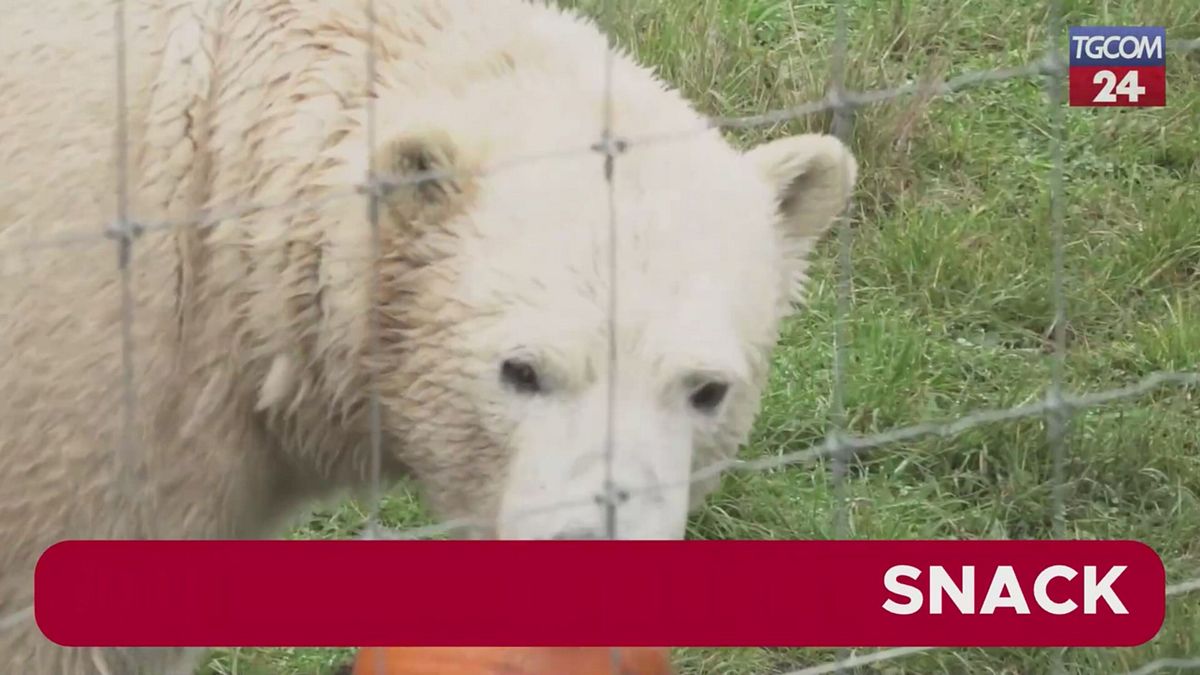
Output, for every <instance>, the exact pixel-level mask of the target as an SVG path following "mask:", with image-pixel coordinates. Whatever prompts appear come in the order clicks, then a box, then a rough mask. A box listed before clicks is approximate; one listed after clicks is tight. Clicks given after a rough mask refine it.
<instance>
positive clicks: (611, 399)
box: [595, 0, 619, 539]
mask: <svg viewBox="0 0 1200 675" xmlns="http://www.w3.org/2000/svg"><path fill="white" fill-rule="evenodd" d="M615 1H616V0H604V19H605V22H606V23H607V24H608V25H607V26H606V28H608V27H611V26H612V20H613V16H614V15H615V12H614V11H613V10H614V9H615V7H614V3H615ZM614 49H615V45H613V44H612V39H611V38H610V37H608V36H607V35H606V36H605V38H604V101H603V106H604V109H603V111H602V112H603V116H604V122H603V124H604V128H603V130H602V132H601V136H600V142H599V143H598V144H597V145H596V146H595V147H596V150H597V151H598V152H601V153H603V154H604V185H605V191H606V195H607V207H608V213H607V217H608V222H607V234H608V257H607V262H608V321H607V335H608V369H607V371H606V376H607V381H606V383H605V387H606V404H605V416H604V494H603V495H600V496H599V500H600V503H601V504H602V505H603V508H604V530H605V537H606V538H607V539H616V538H617V534H618V533H617V523H618V519H617V508H618V506H619V504H618V501H617V492H618V489H617V486H616V482H615V478H614V475H613V460H614V455H615V454H616V438H615V433H616V424H617V422H616V412H617V411H616V403H617V367H618V349H617V338H618V333H617V331H618V324H617V307H618V304H617V300H618V288H617V279H618V278H619V277H618V276H617V245H618V237H617V200H616V185H614V179H613V177H614V174H615V172H616V164H617V161H616V160H617V152H618V147H619V145H618V141H617V140H616V139H615V138H614V136H613V69H614V65H615V64H614V53H613V50H614Z"/></svg>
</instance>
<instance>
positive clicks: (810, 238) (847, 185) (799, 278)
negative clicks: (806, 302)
mask: <svg viewBox="0 0 1200 675" xmlns="http://www.w3.org/2000/svg"><path fill="white" fill-rule="evenodd" d="M747 156H748V157H749V158H750V160H751V161H753V162H754V164H755V166H756V167H757V169H758V171H759V174H760V175H761V176H762V177H763V178H764V179H765V180H766V181H767V182H768V184H769V185H770V186H771V187H772V188H774V190H775V194H776V199H777V204H778V209H779V221H778V226H779V228H780V235H781V238H782V240H783V242H784V246H785V249H786V250H785V255H786V257H787V261H786V262H787V266H788V276H789V278H788V280H787V281H788V284H789V286H790V289H789V290H790V291H791V295H792V297H793V299H796V300H798V299H800V298H801V295H802V292H803V286H804V283H805V279H806V274H805V273H806V270H807V267H808V257H809V255H810V254H811V253H812V249H813V247H814V246H815V245H816V243H817V241H819V240H820V238H821V236H822V235H824V234H825V232H826V231H827V230H828V229H829V227H830V225H832V224H833V222H834V221H835V220H836V219H837V217H838V216H839V215H841V213H842V211H843V209H845V208H846V202H847V201H848V200H849V198H850V194H851V193H852V192H853V191H854V185H855V182H856V181H857V179H858V163H857V162H856V160H855V158H854V155H853V153H851V151H850V149H849V148H848V147H846V145H845V144H843V143H842V142H841V141H840V140H838V139H837V137H835V136H829V135H826V134H801V135H798V136H791V137H788V138H782V139H779V140H776V141H771V142H769V143H764V144H762V145H759V146H757V147H755V148H753V149H751V150H750V151H749V152H747Z"/></svg>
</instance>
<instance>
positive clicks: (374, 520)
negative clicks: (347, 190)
mask: <svg viewBox="0 0 1200 675" xmlns="http://www.w3.org/2000/svg"><path fill="white" fill-rule="evenodd" d="M366 12H367V17H366V18H367V45H366V51H367V53H366V64H365V65H366V71H365V76H366V83H365V91H364V96H365V97H366V99H365V100H364V101H363V106H364V108H363V111H364V120H363V122H364V124H365V126H366V129H365V132H366V133H365V136H366V143H367V148H366V150H367V221H368V224H369V226H370V229H371V232H370V237H371V242H370V247H371V254H370V256H369V259H370V263H369V265H368V268H367V282H368V289H369V293H370V303H369V305H368V306H369V307H370V310H369V311H368V312H367V358H366V359H365V362H366V363H365V372H366V377H367V387H368V397H369V398H368V402H367V426H368V434H369V443H370V466H369V467H368V471H369V476H368V479H367V480H368V482H369V485H370V502H371V503H370V506H369V509H370V511H369V515H368V518H367V525H366V532H365V533H364V537H363V538H364V539H374V538H376V536H377V533H378V529H379V509H380V503H381V502H382V501H383V485H382V482H383V477H382V476H381V472H382V466H383V421H382V419H381V410H380V403H379V378H378V375H377V372H378V369H379V361H380V358H381V357H380V345H379V315H380V312H381V311H382V308H381V307H380V306H379V303H380V299H381V293H380V288H379V264H380V261H381V260H382V258H383V251H382V245H381V242H380V232H379V206H380V205H379V200H380V197H381V194H380V191H381V189H382V185H381V183H380V181H379V179H378V176H377V175H376V160H375V153H376V152H377V145H376V144H377V139H376V134H377V133H378V121H377V119H376V106H375V96H376V94H375V80H376V71H377V68H378V64H377V61H376V59H377V57H376V45H375V40H376V30H377V27H378V16H377V15H376V13H375V0H367V5H366Z"/></svg>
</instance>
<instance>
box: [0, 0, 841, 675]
mask: <svg viewBox="0 0 1200 675" xmlns="http://www.w3.org/2000/svg"><path fill="white" fill-rule="evenodd" d="M10 4H11V5H12V6H11V7H8V8H6V10H5V13H6V16H5V20H4V23H3V28H0V60H2V62H3V63H4V64H5V66H4V69H3V71H0V88H2V89H3V90H4V92H5V97H4V99H3V101H0V130H3V134H0V256H3V257H0V265H2V267H0V276H3V277H4V278H5V281H4V283H3V284H0V384H2V386H3V389H2V393H0V541H3V542H4V545H3V546H2V547H0V619H5V620H6V621H5V623H3V624H0V630H3V631H4V632H3V633H0V671H2V672H5V673H9V672H12V673H16V672H26V673H62V674H64V675H74V674H76V673H87V674H89V675H91V674H93V673H114V674H116V673H120V674H121V675H126V674H129V673H135V672H148V673H161V672H179V673H182V672H187V670H188V668H190V667H191V665H192V663H193V660H192V656H193V655H192V654H190V653H189V654H184V653H183V652H182V650H90V649H65V648H61V647H58V646H56V645H53V644H52V643H50V642H49V641H48V640H47V639H46V638H45V637H44V636H42V635H41V634H40V633H39V632H38V630H37V628H36V626H35V625H34V623H33V621H31V620H28V615H29V612H28V608H29V607H30V605H31V603H32V591H31V577H32V570H33V568H34V565H35V562H36V560H37V558H38V556H39V555H40V553H41V552H42V551H43V550H44V549H45V548H46V547H47V546H49V545H51V544H52V543H54V542H55V541H57V540H61V539H66V538H108V537H119V538H132V537H136V538H168V537H169V538H247V537H267V536H271V535H273V534H275V533H277V532H278V531H279V528H280V527H281V526H282V525H283V524H285V523H286V518H287V517H288V516H289V515H290V514H294V513H295V512H296V510H297V509H299V508H302V507H303V506H304V505H306V504H310V503H312V501H313V500H315V499H319V498H325V497H328V496H329V495H332V494H337V493H339V492H340V491H347V490H355V489H360V488H363V487H364V486H367V485H369V484H370V483H371V482H372V477H373V476H375V475H379V476H381V477H382V479H383V480H385V481H391V480H395V479H398V478H401V477H408V478H411V479H413V480H414V482H415V484H416V485H417V486H418V487H419V489H420V491H421V493H422V495H423V498H424V499H425V501H426V503H427V504H428V505H429V507H430V508H431V510H432V512H433V513H434V514H435V515H436V516H438V517H439V518H464V519H468V520H470V521H471V522H473V523H475V528H474V530H473V531H471V532H470V533H469V536H477V537H496V538H532V539H554V538H588V537H598V538H604V537H616V538H679V537H682V536H683V535H684V530H685V523H686V519H687V513H688V510H689V508H692V507H695V506H696V505H697V504H699V503H701V500H702V499H703V497H704V496H705V494H706V493H707V492H709V491H711V490H712V489H713V488H714V487H715V481H714V480H705V481H700V482H694V483H693V484H691V485H690V487H689V476H690V475H691V473H692V472H693V471H694V470H696V469H699V468H702V467H705V466H708V465H710V464H711V463H713V462H715V461H718V460H721V459H724V458H729V457H732V456H733V455H734V454H735V452H736V451H737V448H738V446H739V445H740V444H741V443H743V442H744V441H745V439H746V438H747V435H748V433H749V431H750V428H751V425H752V423H753V421H754V418H755V415H756V413H757V410H758V406H759V398H760V394H761V391H762V388H763V386H764V383H765V380H766V376H767V373H768V366H769V363H770V358H771V352H772V348H773V345H774V343H775V341H776V339H777V332H778V327H779V324H780V321H781V320H783V319H784V318H785V317H786V316H787V315H788V314H789V313H790V312H792V311H793V307H794V305H795V301H796V300H798V299H799V298H801V297H802V293H803V288H804V285H805V280H806V272H807V267H808V260H809V257H810V254H811V252H812V250H813V247H814V245H815V243H816V242H817V241H818V240H819V239H820V237H821V236H822V234H823V233H824V232H825V231H826V229H827V228H828V227H829V225H830V223H831V222H833V221H834V220H835V219H836V218H837V216H838V214H839V212H840V211H841V209H842V208H843V205H844V203H845V202H846V200H847V198H848V196H849V194H850V192H851V190H852V188H853V186H854V183H855V179H856V164H855V160H854V157H853V155H852V153H851V152H850V150H849V149H848V148H847V147H845V146H844V145H843V144H842V143H841V142H839V141H838V140H836V139H835V138H833V137H830V136H826V135H820V134H805V135H799V136H793V137H790V138H783V139H779V140H774V141H771V142H767V143H764V144H762V145H759V146H757V147H755V148H752V149H750V150H748V151H742V150H739V149H736V148H735V147H733V146H732V145H731V144H730V143H728V142H727V141H726V140H725V139H723V138H722V136H721V135H720V133H719V131H718V130H716V129H713V128H710V127H709V125H708V124H707V123H706V120H705V118H704V117H703V116H702V115H700V114H699V113H698V112H697V111H696V110H695V109H694V107H693V106H692V105H690V104H689V103H688V102H687V101H686V100H685V99H684V98H683V97H682V96H681V95H680V94H679V93H678V92H677V91H676V90H674V89H672V88H670V87H668V86H666V85H665V84H664V83H662V82H661V81H660V80H659V79H658V78H657V77H656V76H655V74H654V73H653V72H652V71H651V70H650V69H648V68H646V67H644V66H643V65H640V64H638V63H637V62H635V60H634V59H633V58H632V57H630V56H629V55H628V54H626V53H624V52H622V51H619V50H617V49H615V48H612V47H610V46H609V42H608V40H607V39H606V37H605V36H604V34H603V33H602V32H601V31H600V30H599V29H598V28H597V27H596V26H595V25H594V24H593V23H591V22H590V21H588V20H586V19H584V18H581V17H579V16H577V15H575V14H573V13H570V12H567V11H563V10H560V9H557V8H555V7H552V6H548V5H545V4H542V3H538V2H531V1H528V0H377V1H376V2H375V3H374V12H375V18H374V21H371V20H370V17H369V16H368V14H367V9H368V4H367V2H366V0H279V1H277V2H273V3H269V4H264V3H257V2H241V1H238V0H127V5H128V6H127V7H126V9H125V12H124V23H123V24H122V25H123V26H124V31H125V45H126V49H125V60H124V62H123V63H124V64H125V70H124V72H125V79H124V81H125V82H126V83H127V84H126V88H125V92H126V96H125V101H126V105H125V107H124V114H123V115H119V114H118V113H119V111H120V110H121V109H120V108H118V106H117V100H118V98H117V88H116V86H115V82H116V78H115V76H114V74H115V73H116V72H117V64H118V60H117V57H116V56H115V49H114V44H115V41H114V39H113V37H112V36H113V34H114V23H113V7H114V3H97V2H92V0H36V1H35V0H14V1H13V2H12V3H10ZM371 45H373V54H374V57H373V59H370V60H369V59H368V58H367V53H368V49H369V46H371ZM368 64H370V65H371V66H372V68H371V69H369V68H368ZM368 72H374V73H375V77H374V78H368V77H367V73H368ZM118 120H124V122H123V124H120V123H118ZM115 130H123V131H122V132H121V133H117V131H115ZM114 137H115V138H117V139H118V141H123V142H124V145H123V146H120V147H123V148H124V151H123V152H119V151H117V150H115V149H114V143H113V139H114ZM122 158H124V159H122ZM122 162H124V163H122ZM122 166H124V167H125V169H124V170H121V168H120V167H122ZM122 214H124V215H125V219H124V220H121V215H122ZM114 223H118V224H119V223H124V224H125V225H122V226H120V227H117V228H114V227H113V224H114ZM126 225H127V227H126ZM106 232H107V233H109V234H110V235H114V236H110V237H109V238H104V236H102V235H103V234H104V233H106ZM123 233H127V234H123ZM374 402H377V404H376V403H374ZM376 429H377V430H378V433H374V432H373V430H376ZM376 448H377V449H378V450H379V453H378V454H376V453H375V452H374V449H376ZM598 497H602V498H600V499H598ZM563 504H566V505H565V506H560V507H559V508H550V507H552V506H555V505H563ZM22 617H25V620H22Z"/></svg>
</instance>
